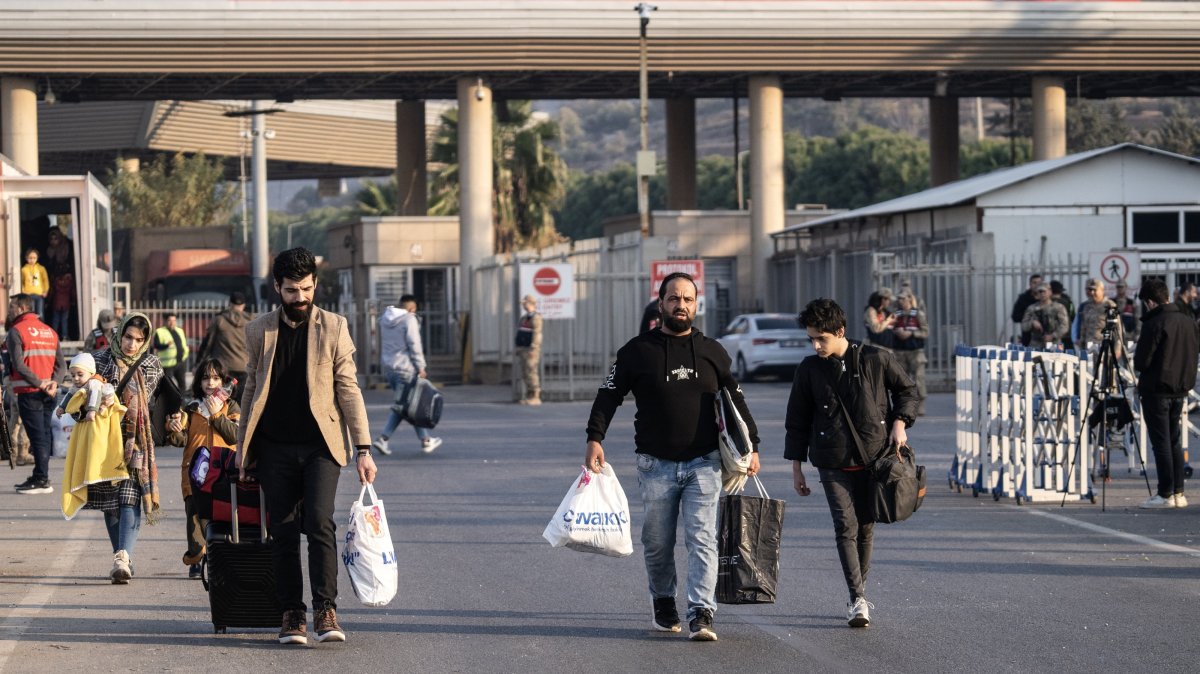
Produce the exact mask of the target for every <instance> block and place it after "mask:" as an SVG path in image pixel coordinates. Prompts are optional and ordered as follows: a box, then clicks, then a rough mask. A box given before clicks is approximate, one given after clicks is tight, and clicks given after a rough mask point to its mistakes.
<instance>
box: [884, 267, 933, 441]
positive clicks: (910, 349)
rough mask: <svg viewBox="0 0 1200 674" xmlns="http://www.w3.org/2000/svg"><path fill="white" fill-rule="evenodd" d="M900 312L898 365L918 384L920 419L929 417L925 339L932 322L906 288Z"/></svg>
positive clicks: (894, 345) (900, 297) (896, 336)
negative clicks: (926, 404) (926, 392)
mask: <svg viewBox="0 0 1200 674" xmlns="http://www.w3.org/2000/svg"><path fill="white" fill-rule="evenodd" d="M896 302H897V304H899V307H900V308H899V310H898V311H897V312H896V313H895V320H896V322H895V324H894V325H892V336H893V340H892V350H893V351H895V353H896V362H898V363H900V367H902V368H904V371H905V372H906V373H907V374H908V376H909V378H911V379H912V380H913V382H915V383H916V385H917V394H918V395H920V397H921V402H920V403H919V404H918V405H917V416H919V417H923V416H925V397H926V395H925V363H926V362H928V359H927V358H926V357H925V340H926V339H928V338H929V321H928V320H926V318H925V312H924V311H922V310H920V309H919V308H917V298H916V296H915V295H913V294H912V291H910V290H908V289H904V290H901V291H900V294H899V295H897V296H896Z"/></svg>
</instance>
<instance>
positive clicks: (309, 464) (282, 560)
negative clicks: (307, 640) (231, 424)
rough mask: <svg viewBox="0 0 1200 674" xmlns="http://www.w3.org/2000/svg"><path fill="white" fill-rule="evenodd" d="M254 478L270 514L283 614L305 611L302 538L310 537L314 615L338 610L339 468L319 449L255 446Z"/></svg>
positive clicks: (274, 445)
mask: <svg viewBox="0 0 1200 674" xmlns="http://www.w3.org/2000/svg"><path fill="white" fill-rule="evenodd" d="M253 453H254V455H255V457H256V461H257V466H258V467H257V477H258V480H259V482H260V483H261V484H262V488H263V491H264V493H265V496H266V501H267V513H268V514H269V515H270V520H271V523H270V531H271V538H272V539H273V540H272V544H271V545H272V547H271V558H272V560H273V561H274V562H275V583H276V594H277V595H278V596H279V605H280V607H282V608H283V610H285V611H289V610H294V609H299V610H304V609H305V606H304V578H303V571H302V569H301V565H300V534H302V533H303V534H304V535H305V536H307V537H308V578H309V584H310V585H311V587H312V600H313V610H314V611H316V610H320V608H321V607H322V606H323V605H324V604H325V603H329V604H330V605H331V606H335V607H336V601H337V577H338V553H337V525H336V524H334V521H333V508H334V496H335V495H336V494H337V483H338V476H339V475H340V474H341V466H339V465H338V464H337V462H336V461H334V460H333V455H332V454H330V453H329V449H327V448H326V447H325V445H324V444H322V445H282V444H275V443H268V442H259V441H256V442H255V443H254V452H253Z"/></svg>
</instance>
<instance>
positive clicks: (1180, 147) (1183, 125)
mask: <svg viewBox="0 0 1200 674" xmlns="http://www.w3.org/2000/svg"><path fill="white" fill-rule="evenodd" d="M1163 116H1164V117H1165V118H1166V121H1165V122H1163V125H1162V126H1160V127H1159V128H1157V129H1155V130H1154V131H1152V132H1150V142H1151V143H1152V144H1153V145H1154V146H1155V147H1158V148H1161V149H1163V150H1167V151H1168V152H1175V153H1178V154H1181V155H1184V156H1187V157H1195V156H1197V155H1200V124H1197V123H1196V120H1195V118H1193V117H1192V116H1191V115H1189V114H1188V112H1187V110H1185V109H1184V108H1183V106H1181V105H1179V104H1178V103H1175V104H1173V105H1171V106H1170V107H1168V108H1167V109H1166V110H1165V111H1164V115H1163Z"/></svg>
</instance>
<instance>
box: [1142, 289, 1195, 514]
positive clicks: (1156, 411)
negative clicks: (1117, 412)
mask: <svg viewBox="0 0 1200 674" xmlns="http://www.w3.org/2000/svg"><path fill="white" fill-rule="evenodd" d="M1138 298H1139V299H1141V300H1142V301H1143V302H1145V303H1146V310H1147V311H1146V314H1145V315H1144V316H1142V334H1141V336H1139V337H1138V342H1137V350H1136V351H1134V354H1133V367H1134V369H1136V370H1137V371H1138V373H1139V377H1138V393H1139V394H1140V395H1141V398H1142V419H1143V420H1144V422H1145V424H1146V434H1147V435H1148V436H1150V446H1151V447H1153V448H1154V467H1155V469H1156V470H1157V472H1158V493H1157V494H1155V495H1153V496H1151V497H1150V498H1148V499H1146V501H1145V502H1144V503H1142V504H1141V506H1140V507H1142V508H1183V507H1186V506H1187V499H1186V498H1184V496H1183V421H1182V418H1183V403H1184V401H1185V400H1187V396H1188V392H1190V391H1191V390H1192V387H1194V386H1195V385H1196V357H1197V351H1200V336H1198V335H1197V333H1196V323H1195V322H1194V321H1192V319H1191V318H1189V317H1187V316H1186V315H1185V314H1184V313H1183V311H1182V310H1181V309H1180V308H1179V305H1178V304H1176V303H1174V302H1171V296H1170V294H1169V291H1168V290H1167V284H1166V283H1163V282H1162V281H1160V280H1158V279H1151V280H1149V281H1146V282H1145V283H1144V284H1142V289H1141V290H1140V291H1138Z"/></svg>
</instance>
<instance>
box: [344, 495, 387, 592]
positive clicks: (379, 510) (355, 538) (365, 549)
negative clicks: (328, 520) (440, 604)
mask: <svg viewBox="0 0 1200 674" xmlns="http://www.w3.org/2000/svg"><path fill="white" fill-rule="evenodd" d="M364 495H369V496H370V497H371V502H370V504H367V503H365V502H364V501H363V496H364ZM342 563H343V564H345V565H346V573H347V574H349V576H350V587H352V588H354V594H355V596H357V597H358V600H359V601H361V602H362V603H363V604H365V605H367V606H384V605H386V604H387V603H388V602H390V601H391V600H392V597H395V596H396V587H397V585H398V584H399V581H400V571H399V568H398V567H397V566H396V549H395V548H394V547H393V546H392V534H391V532H390V531H388V524H387V516H386V515H385V514H384V510H383V502H382V501H380V500H379V497H378V496H376V495H375V488H374V487H372V486H371V485H370V484H367V485H363V488H362V490H361V491H360V492H358V500H357V501H355V502H354V505H352V506H350V523H349V524H347V525H346V544H345V547H344V548H343V549H342Z"/></svg>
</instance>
